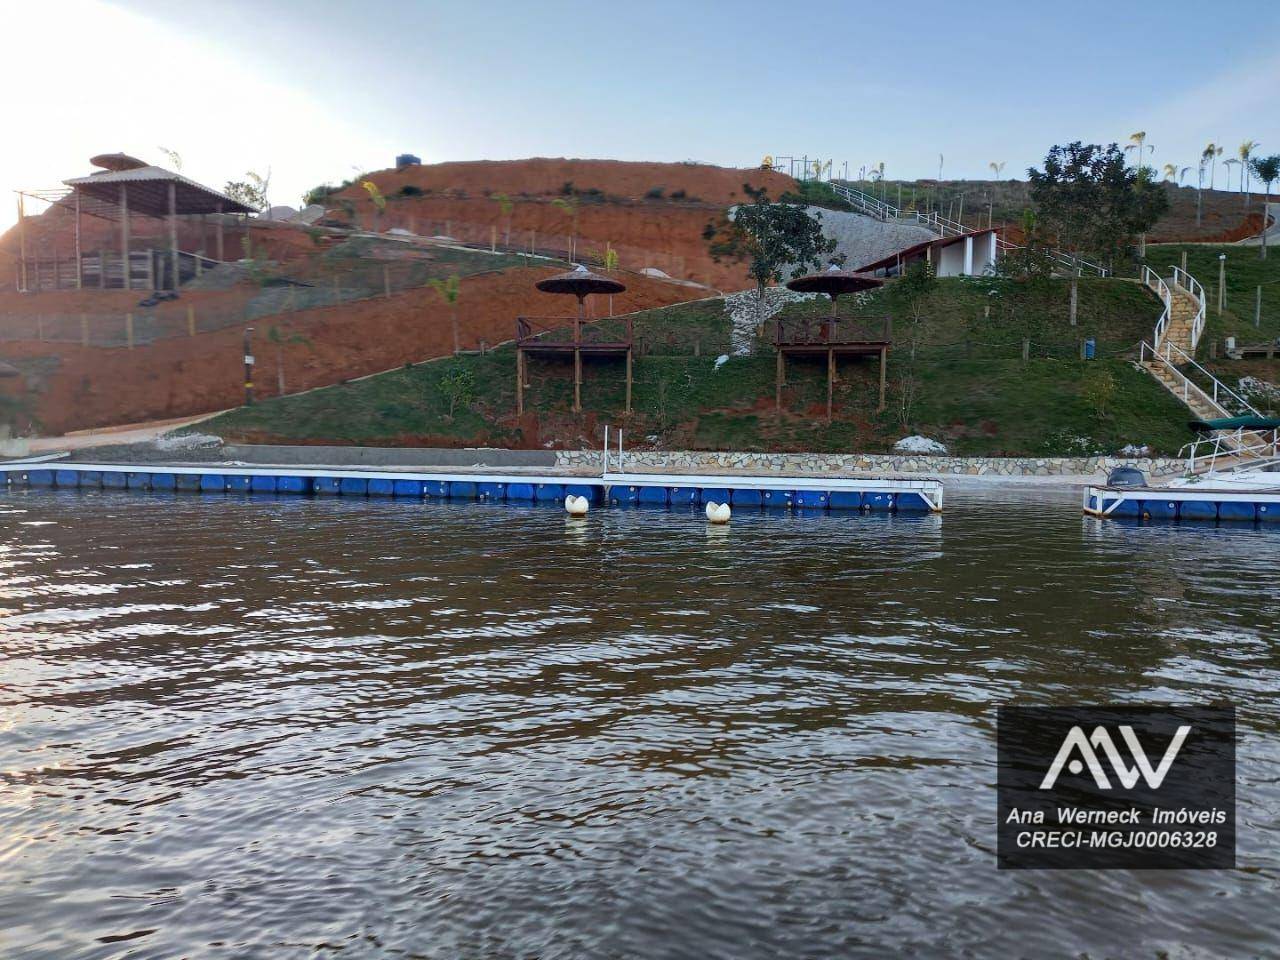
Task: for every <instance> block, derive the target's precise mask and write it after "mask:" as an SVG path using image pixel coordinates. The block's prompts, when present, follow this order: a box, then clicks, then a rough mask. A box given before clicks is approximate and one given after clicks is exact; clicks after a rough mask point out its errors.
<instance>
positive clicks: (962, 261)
mask: <svg viewBox="0 0 1280 960" xmlns="http://www.w3.org/2000/svg"><path fill="white" fill-rule="evenodd" d="M999 259H1000V243H999V240H998V237H997V235H996V231H995V230H974V231H973V232H972V233H965V234H961V235H960V236H955V237H938V238H937V239H935V240H925V241H923V242H922V243H917V244H914V245H913V246H910V247H906V248H905V249H902V250H899V251H898V252H897V253H893V254H890V255H889V256H887V257H882V258H881V259H879V260H876V261H875V262H873V263H868V264H865V265H863V266H861V267H858V272H859V273H873V274H875V275H877V276H883V277H896V276H898V275H899V274H900V273H902V271H903V270H905V269H906V268H907V267H908V266H909V265H910V264H912V263H914V262H916V261H918V260H925V261H927V262H929V263H931V264H933V272H934V275H935V276H939V277H980V276H983V275H984V274H988V273H993V272H994V271H995V268H996V263H997V262H998V261H999Z"/></svg>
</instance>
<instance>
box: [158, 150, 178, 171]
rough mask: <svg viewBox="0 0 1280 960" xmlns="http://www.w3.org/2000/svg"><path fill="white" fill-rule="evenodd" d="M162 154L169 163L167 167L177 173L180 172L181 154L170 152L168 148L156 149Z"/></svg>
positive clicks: (174, 151)
mask: <svg viewBox="0 0 1280 960" xmlns="http://www.w3.org/2000/svg"><path fill="white" fill-rule="evenodd" d="M156 149H158V150H159V151H160V152H161V153H163V154H164V156H165V159H166V160H168V161H169V166H171V167H173V169H174V170H176V171H177V172H178V173H181V172H182V154H180V153H178V151H177V150H170V149H169V148H168V147H157V148H156Z"/></svg>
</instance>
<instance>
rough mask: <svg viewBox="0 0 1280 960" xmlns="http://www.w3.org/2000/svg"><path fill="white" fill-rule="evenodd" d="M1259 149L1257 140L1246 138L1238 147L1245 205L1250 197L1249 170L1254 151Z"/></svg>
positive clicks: (1241, 186) (1241, 190)
mask: <svg viewBox="0 0 1280 960" xmlns="http://www.w3.org/2000/svg"><path fill="white" fill-rule="evenodd" d="M1257 149H1258V141H1257V140H1246V141H1245V142H1244V143H1242V144H1240V146H1239V147H1238V148H1237V149H1236V152H1237V153H1238V154H1239V155H1240V192H1241V193H1243V194H1244V205H1245V206H1246V207H1247V206H1248V205H1249V202H1250V197H1249V170H1250V164H1251V163H1252V162H1253V151H1254V150H1257Z"/></svg>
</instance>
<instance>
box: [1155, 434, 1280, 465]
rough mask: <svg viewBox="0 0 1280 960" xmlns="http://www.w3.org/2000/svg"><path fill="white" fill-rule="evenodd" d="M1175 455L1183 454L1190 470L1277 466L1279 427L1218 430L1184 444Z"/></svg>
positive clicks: (1279, 461)
mask: <svg viewBox="0 0 1280 960" xmlns="http://www.w3.org/2000/svg"><path fill="white" fill-rule="evenodd" d="M1178 456H1180V457H1186V459H1187V473H1189V474H1192V473H1197V472H1199V473H1226V472H1228V471H1231V470H1240V469H1249V470H1257V469H1260V468H1266V467H1272V466H1276V465H1277V464H1280V430H1269V431H1268V430H1263V431H1259V430H1248V429H1245V428H1244V427H1240V428H1239V429H1236V430H1232V431H1229V432H1228V431H1221V432H1219V433H1217V434H1215V435H1214V436H1212V437H1205V438H1204V439H1203V440H1195V441H1193V442H1191V443H1188V444H1186V445H1185V446H1184V447H1183V448H1182V449H1181V450H1179V451H1178Z"/></svg>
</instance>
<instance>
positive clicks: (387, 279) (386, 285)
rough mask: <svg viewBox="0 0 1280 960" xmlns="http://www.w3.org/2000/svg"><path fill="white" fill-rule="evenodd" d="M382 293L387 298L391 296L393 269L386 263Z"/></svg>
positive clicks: (383, 269) (383, 270)
mask: <svg viewBox="0 0 1280 960" xmlns="http://www.w3.org/2000/svg"><path fill="white" fill-rule="evenodd" d="M382 293H383V295H384V296H386V297H390V296H391V267H389V266H388V265H387V264H385V263H384V264H383V265H382Z"/></svg>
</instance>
